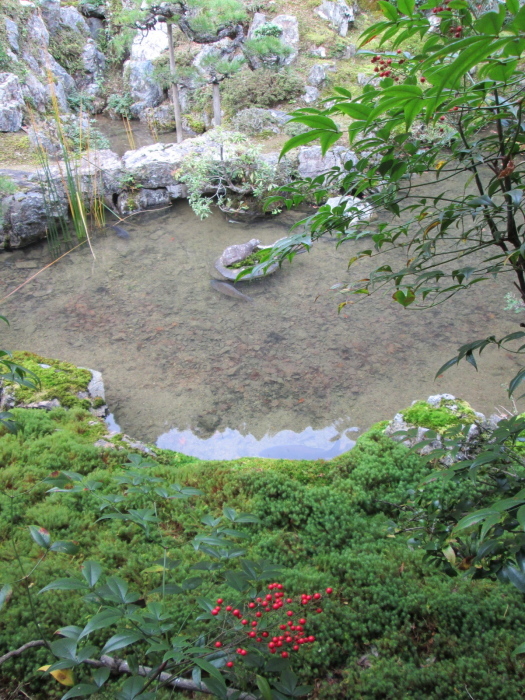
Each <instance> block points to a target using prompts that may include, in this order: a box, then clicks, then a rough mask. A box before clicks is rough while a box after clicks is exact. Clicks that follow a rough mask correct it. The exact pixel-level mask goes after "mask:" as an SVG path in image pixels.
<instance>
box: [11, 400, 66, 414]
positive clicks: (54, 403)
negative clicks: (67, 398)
mask: <svg viewBox="0 0 525 700" xmlns="http://www.w3.org/2000/svg"><path fill="white" fill-rule="evenodd" d="M19 407H20V408H41V409H44V410H45V411H51V410H52V409H53V408H60V401H59V400H58V399H51V400H50V401H34V402H33V403H22V404H20V405H19Z"/></svg>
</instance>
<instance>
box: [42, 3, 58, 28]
mask: <svg viewBox="0 0 525 700" xmlns="http://www.w3.org/2000/svg"><path fill="white" fill-rule="evenodd" d="M40 12H41V14H42V18H43V20H44V22H45V23H46V26H47V28H48V30H49V32H50V33H51V34H54V33H55V32H56V31H57V29H58V25H59V23H60V0H40Z"/></svg>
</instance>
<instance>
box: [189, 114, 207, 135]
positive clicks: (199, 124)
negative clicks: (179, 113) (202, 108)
mask: <svg viewBox="0 0 525 700" xmlns="http://www.w3.org/2000/svg"><path fill="white" fill-rule="evenodd" d="M184 119H186V121H187V123H188V126H189V127H190V129H191V130H192V131H194V132H195V133H196V134H203V133H204V132H205V131H206V125H205V123H204V122H203V121H202V120H201V119H198V118H197V117H195V116H194V115H193V114H185V115H184Z"/></svg>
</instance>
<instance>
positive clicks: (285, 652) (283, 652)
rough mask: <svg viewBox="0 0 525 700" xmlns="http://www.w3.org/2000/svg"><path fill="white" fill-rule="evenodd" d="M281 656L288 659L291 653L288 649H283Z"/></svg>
mask: <svg viewBox="0 0 525 700" xmlns="http://www.w3.org/2000/svg"><path fill="white" fill-rule="evenodd" d="M281 656H282V657H283V659H287V658H288V657H289V656H290V654H289V653H288V652H287V651H282V652H281Z"/></svg>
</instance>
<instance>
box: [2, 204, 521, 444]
mask: <svg viewBox="0 0 525 700" xmlns="http://www.w3.org/2000/svg"><path fill="white" fill-rule="evenodd" d="M296 216H297V215H296ZM291 220H292V215H291V214H284V215H282V216H281V217H280V218H276V219H270V220H265V221H263V222H262V223H260V224H250V225H240V224H229V223H228V222H227V221H226V220H225V219H224V218H223V217H222V215H221V214H220V213H215V214H214V215H213V216H212V217H210V218H209V219H208V220H206V221H204V222H201V221H200V220H198V219H197V218H196V217H195V216H194V215H193V213H192V211H191V209H190V208H189V207H188V206H187V204H186V203H180V204H178V205H176V206H175V207H173V208H172V209H169V210H165V211H160V212H157V213H150V214H143V215H141V216H140V217H133V218H132V219H130V220H129V221H127V222H126V223H125V224H123V225H124V226H125V228H126V229H127V230H128V232H129V234H130V238H129V239H121V238H118V237H117V236H116V235H115V233H114V232H113V231H112V230H111V229H108V231H107V232H106V234H105V235H101V236H98V237H97V238H96V239H95V241H94V249H95V253H96V257H97V259H96V261H95V260H93V258H92V257H91V255H90V253H89V250H88V249H87V248H81V249H80V250H77V251H74V252H73V253H71V254H70V255H68V256H67V257H66V258H64V259H63V260H61V261H60V262H58V263H57V264H55V265H53V266H52V267H51V268H49V269H48V270H46V271H45V272H43V273H42V274H40V275H39V276H38V277H37V278H36V279H35V280H33V281H32V282H30V283H29V284H27V285H26V286H25V287H23V289H22V290H20V291H19V292H17V293H16V294H15V295H14V296H12V297H11V298H10V299H8V300H7V301H5V302H4V303H1V304H0V313H1V314H4V315H6V316H7V317H8V318H9V319H10V321H11V327H10V328H9V329H5V330H4V329H2V338H1V347H7V348H18V349H27V350H31V351H33V352H37V353H40V354H42V355H44V356H49V357H57V358H60V359H63V360H68V361H70V362H73V363H75V364H77V365H80V366H84V367H92V368H94V369H98V370H101V371H102V372H103V375H104V380H105V384H106V392H107V399H108V403H109V406H110V408H111V410H112V412H113V413H114V416H115V419H116V421H117V422H118V424H119V425H120V426H121V427H122V429H123V430H124V431H125V432H127V433H129V434H130V435H132V436H134V437H136V438H140V439H145V440H148V441H155V440H157V439H159V444H160V445H161V446H163V447H171V448H172V449H177V450H179V451H182V452H187V453H189V454H196V455H197V456H203V457H208V458H209V457H211V456H212V455H215V456H217V457H233V456H242V455H244V454H269V455H270V456H276V455H277V454H282V456H292V455H293V454H294V450H295V454H296V455H298V456H301V455H303V454H309V455H314V456H315V455H317V456H331V455H332V454H333V453H334V452H341V451H343V450H345V449H348V448H349V447H350V446H351V445H352V444H353V443H352V438H355V436H356V432H355V428H357V429H359V430H363V429H366V428H368V427H369V426H370V425H371V424H372V423H374V422H376V421H378V420H382V419H387V418H391V417H392V416H393V415H394V414H395V413H396V412H397V411H398V410H399V409H401V408H403V407H406V406H408V405H409V404H410V403H411V401H413V400H415V399H421V398H426V397H427V396H428V395H430V394H435V393H438V392H449V393H452V394H454V395H456V396H462V397H463V398H465V399H467V400H469V401H470V402H471V403H472V404H473V405H474V407H475V408H476V409H477V410H481V411H484V412H488V413H490V412H492V411H493V410H494V407H495V406H496V405H500V404H504V405H508V400H507V399H506V394H505V390H504V388H503V387H502V385H503V384H504V383H505V382H508V380H509V378H510V377H511V376H512V372H513V370H514V368H515V365H514V361H513V360H512V359H508V358H507V357H506V356H505V354H504V353H501V352H500V353H499V354H498V353H497V352H495V351H491V350H490V349H489V350H488V351H486V353H485V354H484V359H482V361H481V363H480V366H481V371H480V372H479V373H478V374H476V373H475V372H474V370H473V369H472V368H471V367H468V366H466V365H465V366H464V367H460V368H458V369H454V370H450V371H449V372H447V373H446V374H445V375H444V376H443V377H442V378H439V379H438V380H437V381H436V382H434V381H433V377H434V374H435V372H436V370H437V368H438V367H440V366H441V364H443V363H444V362H445V361H446V360H448V359H449V358H450V357H452V356H453V354H454V352H455V350H456V348H457V346H458V345H459V344H460V343H463V342H467V341H469V340H472V339H475V338H478V337H483V336H485V335H489V334H491V333H495V334H499V333H501V334H503V333H507V332H511V331H513V330H516V329H517V323H518V322H519V321H520V320H521V317H520V316H519V315H517V314H514V313H511V312H508V311H502V309H503V306H504V304H505V302H504V298H503V297H504V294H505V292H506V291H509V290H510V284H511V280H509V282H508V285H509V286H508V287H505V286H504V284H503V283H502V282H497V283H496V282H486V283H484V284H483V285H477V286H476V287H474V288H473V289H472V290H469V291H468V292H465V293H463V294H462V295H461V296H460V297H458V298H457V299H456V300H455V301H452V302H451V303H449V304H446V305H444V306H440V307H437V308H434V309H431V310H427V311H415V310H411V309H403V308H401V307H400V306H399V305H398V304H395V303H393V302H392V300H391V298H390V293H389V294H388V295H385V296H380V295H377V296H373V297H371V298H369V299H366V300H364V301H363V302H360V303H357V304H355V305H353V306H349V307H346V309H344V310H343V312H342V313H341V314H338V313H337V299H335V298H334V297H333V296H332V295H331V294H330V293H329V291H328V290H329V288H330V287H331V286H332V285H333V284H334V283H335V282H337V281H339V280H340V279H343V278H344V276H345V270H346V264H347V260H348V258H349V257H350V256H351V255H352V253H353V248H352V246H351V245H346V246H344V247H342V248H339V249H336V248H335V244H334V243H333V242H330V241H326V242H319V243H318V244H316V246H315V247H314V249H313V250H312V251H311V252H310V253H309V254H305V255H301V256H298V257H297V258H296V259H295V260H294V262H293V264H292V265H289V264H288V263H286V264H285V265H284V267H283V268H282V269H281V270H280V271H278V272H276V273H275V274H274V275H273V276H272V277H269V278H268V279H265V280H260V281H257V282H254V283H244V284H243V285H242V289H243V291H246V293H247V294H248V295H249V296H250V297H252V298H253V299H254V303H245V302H243V301H238V300H236V299H232V298H230V297H227V296H223V295H221V294H218V293H217V292H216V291H214V290H213V289H212V288H211V286H210V280H211V279H212V277H213V261H214V260H215V259H216V258H217V257H218V256H219V255H220V253H221V252H222V251H223V249H224V248H225V247H226V246H227V245H231V244H232V243H242V242H245V241H247V240H249V239H251V238H253V237H257V238H259V239H261V241H262V242H263V243H264V244H269V243H271V242H273V241H275V240H276V239H277V238H280V237H282V236H283V235H285V233H286V231H287V226H289V224H290V223H291ZM360 247H362V246H360ZM49 260H50V258H49V254H48V252H47V249H46V247H45V246H44V245H42V246H37V247H33V248H30V249H25V250H21V251H16V252H13V253H3V254H1V255H0V297H4V296H5V295H6V294H7V293H9V292H10V291H11V290H12V289H14V288H15V287H16V286H17V285H19V284H21V283H22V282H23V281H24V280H25V279H27V278H28V277H29V276H30V275H32V274H33V273H34V272H36V271H37V269H39V268H40V267H42V266H43V265H44V264H46V263H47V262H49ZM352 429H354V431H353V430H352ZM283 431H285V432H284V433H283ZM286 431H292V432H286ZM159 436H161V437H160V438H159ZM337 441H339V442H337ZM276 445H280V446H284V447H283V449H282V450H281V451H280V452H276V451H275V449H274V448H275V446H276ZM298 446H301V450H303V451H302V452H300V450H299V447H298ZM268 450H270V453H268ZM304 450H306V452H305V451H304ZM308 450H310V452H308ZM311 450H314V452H312V451H311ZM316 450H317V451H318V452H316Z"/></svg>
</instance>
